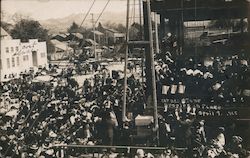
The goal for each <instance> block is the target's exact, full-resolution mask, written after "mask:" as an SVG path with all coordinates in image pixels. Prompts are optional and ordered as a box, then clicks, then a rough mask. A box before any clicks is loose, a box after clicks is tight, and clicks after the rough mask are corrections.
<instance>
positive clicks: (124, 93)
mask: <svg viewBox="0 0 250 158" xmlns="http://www.w3.org/2000/svg"><path fill="white" fill-rule="evenodd" d="M129 5H130V4H129V0H127V20H126V52H125V65H124V91H123V106H122V121H123V122H125V121H126V99H127V97H126V96H127V67H128V41H129Z"/></svg>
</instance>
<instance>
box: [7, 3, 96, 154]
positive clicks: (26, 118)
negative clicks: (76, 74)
mask: <svg viewBox="0 0 250 158" xmlns="http://www.w3.org/2000/svg"><path fill="white" fill-rule="evenodd" d="M95 2H96V0H93V2H92V4H91V6H90V8H89V9H88V11H87V13H86V15H85V17H84V18H83V20H82V22H81V24H80V26H79V28H80V27H81V26H82V25H83V23H84V22H85V20H86V18H87V16H88V15H89V13H90V11H91V9H92V8H93V6H94V4H95ZM75 38H76V36H73V38H72V39H71V40H70V41H73V40H74V39H75ZM67 51H68V45H67V48H66V51H65V53H64V54H63V56H64V55H65V54H66V53H67ZM61 62H62V61H60V62H59V64H58V65H60V64H61ZM67 66H68V65H67ZM26 96H27V95H26ZM37 103H38V101H36V102H35V104H34V105H33V106H32V108H31V109H30V111H29V113H28V115H27V116H26V117H25V119H24V122H23V123H22V124H24V123H25V122H26V121H27V120H28V118H29V116H30V114H31V113H32V111H33V110H34V108H35V107H36V104H37ZM47 103H48V102H47ZM44 105H45V104H44ZM41 111H42V109H41V110H40V111H39V114H40V113H41ZM37 118H39V116H38V117H37ZM36 120H37V119H36ZM36 120H35V121H34V122H33V124H32V126H33V125H34V123H35V122H36ZM30 130H31V128H29V130H28V131H30ZM28 131H27V132H28ZM18 132H20V130H18ZM27 132H26V133H27ZM10 143H11V142H10ZM11 146H12V145H10V146H9V147H8V148H7V150H6V151H5V153H4V156H6V154H7V153H8V151H9V149H10V147H11Z"/></svg>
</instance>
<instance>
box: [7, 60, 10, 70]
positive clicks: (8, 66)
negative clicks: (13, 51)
mask: <svg viewBox="0 0 250 158" xmlns="http://www.w3.org/2000/svg"><path fill="white" fill-rule="evenodd" d="M7 68H8V69H9V68H10V58H7Z"/></svg>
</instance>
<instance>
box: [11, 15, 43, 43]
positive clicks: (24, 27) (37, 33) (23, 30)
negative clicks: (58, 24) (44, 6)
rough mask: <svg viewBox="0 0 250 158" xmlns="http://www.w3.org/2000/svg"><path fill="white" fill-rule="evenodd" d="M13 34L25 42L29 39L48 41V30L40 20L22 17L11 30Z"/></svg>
mask: <svg viewBox="0 0 250 158" xmlns="http://www.w3.org/2000/svg"><path fill="white" fill-rule="evenodd" d="M11 36H12V38H14V39H21V41H23V42H27V41H28V40H29V39H38V40H39V41H46V40H47V39H48V31H47V30H46V29H44V28H43V27H42V26H41V25H40V23H39V22H38V21H34V20H27V19H22V20H20V21H19V22H18V23H16V24H15V26H14V28H13V29H12V30H11Z"/></svg>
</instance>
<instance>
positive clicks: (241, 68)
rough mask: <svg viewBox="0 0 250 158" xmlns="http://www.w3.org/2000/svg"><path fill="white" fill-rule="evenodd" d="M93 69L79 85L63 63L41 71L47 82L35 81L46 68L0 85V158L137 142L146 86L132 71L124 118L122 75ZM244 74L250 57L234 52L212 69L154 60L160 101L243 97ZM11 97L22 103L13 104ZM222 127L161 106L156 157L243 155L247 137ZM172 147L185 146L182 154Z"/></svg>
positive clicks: (191, 63)
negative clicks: (1, 104) (159, 150)
mask: <svg viewBox="0 0 250 158" xmlns="http://www.w3.org/2000/svg"><path fill="white" fill-rule="evenodd" d="M226 61H231V63H226ZM97 70H98V69H95V73H94V75H93V76H94V77H93V78H86V79H85V80H84V82H83V84H82V85H79V83H78V82H77V81H76V80H75V78H74V75H77V74H78V73H79V72H78V71H77V72H76V74H75V73H73V71H74V69H72V68H66V69H65V70H63V71H62V72H60V73H59V74H56V75H52V73H54V72H55V69H54V68H53V67H50V68H49V70H46V69H43V70H40V71H42V72H44V73H45V74H47V75H50V76H53V77H52V79H50V80H49V81H44V82H34V78H35V77H36V76H38V75H41V74H43V73H41V72H40V73H34V72H30V73H27V74H23V75H22V77H21V78H20V79H15V80H10V81H8V82H4V83H1V85H0V86H1V88H0V91H1V96H4V97H1V102H4V105H8V107H11V108H9V109H8V111H7V112H4V113H1V115H0V117H1V119H0V130H1V133H0V134H1V135H0V154H1V157H7V156H9V157H39V156H43V157H57V156H58V154H59V152H58V151H56V150H54V148H53V145H54V144H81V145H108V146H112V145H128V146H129V145H135V144H136V142H133V139H132V136H133V135H136V132H135V131H134V129H136V124H135V119H136V117H137V116H139V115H143V114H144V112H145V104H146V98H145V89H146V86H145V84H144V83H142V82H141V81H140V80H139V78H138V76H137V75H136V74H131V75H130V76H129V77H128V88H127V94H126V97H127V99H126V101H127V109H126V110H127V118H126V119H125V120H124V118H122V104H123V83H124V79H123V78H122V77H119V74H111V73H109V72H108V71H107V69H105V71H100V72H98V71H97ZM97 72H98V73H97ZM249 76H250V75H249V66H248V64H247V60H246V59H243V58H242V57H239V56H233V57H231V58H228V59H224V58H222V57H221V58H215V59H214V60H213V64H211V65H210V66H207V65H205V64H203V63H199V62H198V63H197V62H194V59H192V58H190V59H189V60H187V61H185V62H183V61H178V60H177V59H173V58H172V57H171V54H170V53H166V54H164V55H163V57H161V59H157V60H156V77H157V92H158V98H159V100H160V99H161V98H164V97H167V98H174V97H179V98H187V97H188V98H203V99H207V101H209V102H211V101H216V102H217V101H226V102H241V103H243V102H247V99H248V95H249V94H248V91H247V88H248V87H247V85H248V84H247V83H249V82H248V80H249ZM249 88H250V87H249ZM210 96H211V97H210ZM13 100H17V103H18V104H19V106H12V105H11V104H12V102H13ZM1 108H4V107H1ZM11 111H15V112H16V113H10V112H11ZM7 114H8V115H7ZM152 124H153V123H152ZM151 127H152V126H151V125H149V127H148V128H151ZM227 130H229V128H227V127H217V128H215V129H214V128H213V129H212V131H213V132H212V134H211V133H209V134H207V133H208V131H207V126H206V121H204V120H201V119H197V118H196V112H195V108H194V107H191V106H190V107H186V108H178V109H165V110H164V111H160V112H159V139H158V140H159V145H160V146H164V147H170V148H167V149H166V150H163V151H162V153H161V154H158V156H160V157H162V158H163V157H164V158H176V157H178V156H179V157H182V156H183V155H185V156H188V157H216V156H219V155H220V156H224V157H234V158H237V157H240V158H241V157H242V158H244V157H248V156H249V154H250V153H249V151H247V150H246V149H245V148H244V147H243V146H242V142H243V141H244V140H243V139H242V138H241V137H240V136H238V135H230V134H229V135H228V133H229V132H227ZM235 134H236V133H235ZM144 139H149V140H150V144H144V145H155V144H157V142H156V139H154V138H152V139H151V138H149V137H147V138H144ZM171 147H182V148H183V150H184V154H183V153H182V154H179V153H178V152H176V151H177V150H175V149H174V148H171ZM82 152H87V151H83V150H77V149H70V150H69V151H68V152H67V154H69V155H72V156H77V154H81V153H82ZM108 152H112V151H108ZM178 154H179V155H178ZM181 155H182V156H181ZM150 156H151V157H152V156H153V155H152V154H145V151H143V150H142V149H140V150H139V149H138V150H137V152H136V153H135V157H138V158H139V157H150ZM124 157H125V156H124Z"/></svg>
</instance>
